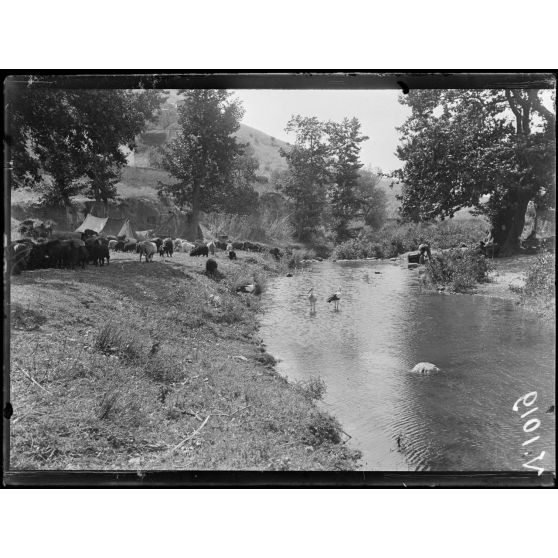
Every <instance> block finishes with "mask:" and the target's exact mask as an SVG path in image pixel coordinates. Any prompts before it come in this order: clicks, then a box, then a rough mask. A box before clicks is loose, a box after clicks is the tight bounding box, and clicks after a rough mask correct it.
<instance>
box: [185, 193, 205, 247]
mask: <svg viewBox="0 0 558 558" xmlns="http://www.w3.org/2000/svg"><path fill="white" fill-rule="evenodd" d="M199 226H200V185H199V184H194V188H193V191H192V218H191V220H190V229H189V230H190V235H189V236H190V238H189V239H188V240H193V241H195V240H198V236H199V235H198V229H199ZM202 240H203V239H202Z"/></svg>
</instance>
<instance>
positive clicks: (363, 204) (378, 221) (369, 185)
mask: <svg viewBox="0 0 558 558" xmlns="http://www.w3.org/2000/svg"><path fill="white" fill-rule="evenodd" d="M381 181H382V175H381V174H380V173H379V172H376V173H375V172H372V171H371V170H365V169H360V171H359V175H358V178H357V182H356V188H355V190H356V194H355V195H356V199H357V201H358V205H359V207H360V212H361V215H362V218H363V219H364V223H365V224H366V225H368V226H369V227H371V228H372V229H379V228H380V227H381V226H382V225H383V224H384V222H385V220H386V216H387V194H386V192H385V190H383V189H381V188H378V186H379V184H380V183H381Z"/></svg>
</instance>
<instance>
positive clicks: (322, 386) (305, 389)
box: [294, 376, 327, 400]
mask: <svg viewBox="0 0 558 558" xmlns="http://www.w3.org/2000/svg"><path fill="white" fill-rule="evenodd" d="M294 387H295V389H296V390H297V391H298V392H300V393H302V394H303V395H304V397H306V398H308V399H314V400H319V399H322V398H323V396H324V395H325V393H326V391H327V386H326V383H325V382H324V381H323V380H322V379H321V378H320V377H319V376H314V377H311V378H308V380H299V381H298V382H295V383H294Z"/></svg>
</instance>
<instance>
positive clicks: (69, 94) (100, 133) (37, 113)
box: [6, 77, 163, 205]
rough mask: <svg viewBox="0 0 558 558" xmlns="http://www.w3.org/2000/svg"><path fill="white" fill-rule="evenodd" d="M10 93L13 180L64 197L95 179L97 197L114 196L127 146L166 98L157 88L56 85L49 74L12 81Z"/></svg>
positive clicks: (46, 198)
mask: <svg viewBox="0 0 558 558" xmlns="http://www.w3.org/2000/svg"><path fill="white" fill-rule="evenodd" d="M6 93H7V100H8V104H7V124H8V134H7V143H8V148H9V160H10V166H11V170H12V173H11V178H12V180H11V184H12V187H13V188H18V187H20V186H30V187H32V188H35V189H38V190H40V191H42V194H43V196H42V198H43V202H46V203H59V204H63V205H68V204H69V203H70V197H71V196H72V195H75V194H76V193H77V192H78V190H79V189H80V188H81V187H82V186H83V185H84V184H87V183H88V182H90V184H89V186H90V190H89V192H90V193H93V194H94V195H95V199H98V200H104V201H107V200H108V199H111V198H113V197H114V195H115V188H114V183H115V179H116V178H117V176H118V170H119V169H120V168H121V167H122V166H124V165H125V164H126V156H125V154H124V152H123V150H122V147H123V146H127V147H128V148H130V149H133V148H134V145H135V143H134V142H135V137H136V135H137V134H139V133H140V132H141V131H142V130H143V129H144V127H145V124H146V121H148V120H149V119H152V118H154V116H155V113H156V110H157V109H158V107H159V105H160V104H161V102H162V101H163V96H162V95H161V94H160V93H159V92H158V91H153V90H150V91H132V90H118V89H88V90H81V89H55V88H51V87H49V84H48V79H47V78H46V77H43V78H37V79H31V78H30V79H29V80H28V81H27V82H25V81H24V82H23V84H21V83H13V82H8V83H7V89H6ZM49 177H50V179H49ZM80 180H81V181H80Z"/></svg>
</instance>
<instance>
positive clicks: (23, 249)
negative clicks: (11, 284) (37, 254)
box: [10, 242, 33, 275]
mask: <svg viewBox="0 0 558 558" xmlns="http://www.w3.org/2000/svg"><path fill="white" fill-rule="evenodd" d="M32 250H33V244H32V243H30V242H15V243H12V245H11V246H10V256H11V263H12V273H13V274H14V275H18V274H19V273H21V272H22V271H23V270H24V269H27V268H28V266H29V260H30V257H31V252H32Z"/></svg>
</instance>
